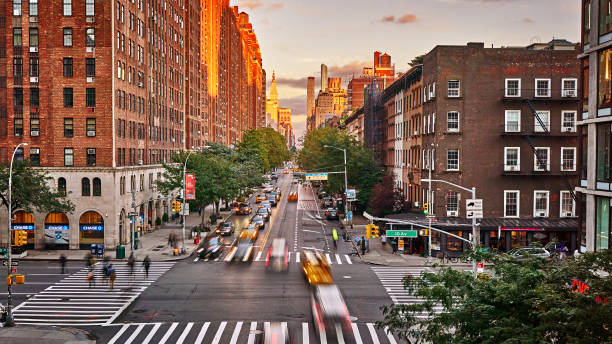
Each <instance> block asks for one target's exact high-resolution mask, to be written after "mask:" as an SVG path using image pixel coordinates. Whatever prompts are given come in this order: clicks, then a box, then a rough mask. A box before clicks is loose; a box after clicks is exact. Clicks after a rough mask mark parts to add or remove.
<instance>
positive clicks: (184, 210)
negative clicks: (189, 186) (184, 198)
mask: <svg viewBox="0 0 612 344" xmlns="http://www.w3.org/2000/svg"><path fill="white" fill-rule="evenodd" d="M183 215H185V216H187V215H189V203H184V204H183Z"/></svg>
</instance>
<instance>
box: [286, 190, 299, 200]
mask: <svg viewBox="0 0 612 344" xmlns="http://www.w3.org/2000/svg"><path fill="white" fill-rule="evenodd" d="M297 200H298V194H297V192H292V193H290V194H289V197H287V201H289V202H297Z"/></svg>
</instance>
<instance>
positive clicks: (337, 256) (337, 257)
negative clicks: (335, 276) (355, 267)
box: [336, 254, 342, 264]
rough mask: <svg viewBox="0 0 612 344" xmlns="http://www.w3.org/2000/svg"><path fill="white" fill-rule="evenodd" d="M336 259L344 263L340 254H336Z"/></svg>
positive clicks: (339, 262)
mask: <svg viewBox="0 0 612 344" xmlns="http://www.w3.org/2000/svg"><path fill="white" fill-rule="evenodd" d="M336 261H337V262H338V264H342V260H341V259H340V255H339V254H336Z"/></svg>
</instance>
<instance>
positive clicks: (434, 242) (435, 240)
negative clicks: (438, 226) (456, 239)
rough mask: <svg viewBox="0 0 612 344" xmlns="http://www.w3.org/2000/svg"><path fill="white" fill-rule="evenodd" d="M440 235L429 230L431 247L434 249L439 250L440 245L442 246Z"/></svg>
mask: <svg viewBox="0 0 612 344" xmlns="http://www.w3.org/2000/svg"><path fill="white" fill-rule="evenodd" d="M441 242H442V237H441V235H440V232H438V231H431V249H432V250H434V251H440V247H441V246H442V244H441Z"/></svg>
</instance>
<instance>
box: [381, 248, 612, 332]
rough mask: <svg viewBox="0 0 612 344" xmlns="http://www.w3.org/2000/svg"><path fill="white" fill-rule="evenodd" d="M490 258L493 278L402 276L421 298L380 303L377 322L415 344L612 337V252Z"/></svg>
mask: <svg viewBox="0 0 612 344" xmlns="http://www.w3.org/2000/svg"><path fill="white" fill-rule="evenodd" d="M492 261H493V262H494V266H493V270H492V272H491V275H484V274H481V275H479V277H477V278H476V277H474V275H473V274H472V273H471V272H466V271H461V270H454V269H451V268H448V267H443V268H442V269H440V270H439V271H438V272H436V273H425V274H422V275H421V276H420V277H418V278H408V277H407V278H405V279H404V285H405V288H407V290H408V291H410V292H411V293H413V294H415V295H417V296H419V297H421V298H423V299H424V301H423V302H422V303H415V304H410V305H395V306H385V307H383V312H384V315H385V319H384V320H383V321H381V322H379V323H378V325H379V326H381V327H385V326H386V327H388V328H389V329H390V330H392V331H394V332H396V333H397V334H399V336H400V337H401V338H403V339H407V338H408V337H410V338H412V339H413V341H412V342H413V343H443V344H444V343H466V344H467V343H585V344H586V343H611V342H612V333H611V331H612V276H610V273H612V251H610V250H605V251H602V252H590V253H586V254H584V255H581V256H579V257H577V258H568V259H565V260H558V259H552V260H543V259H529V260H527V261H525V262H523V263H522V264H518V263H517V262H516V261H514V260H513V259H512V258H510V257H508V256H507V255H501V256H496V257H494V258H493V260H492ZM581 283H583V284H581ZM585 285H588V289H585ZM579 286H582V287H579ZM438 306H440V307H441V308H442V311H441V313H436V312H435V311H434V307H438ZM419 313H425V314H427V315H429V318H427V319H424V318H422V317H421V318H418V317H416V315H417V314H419Z"/></svg>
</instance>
